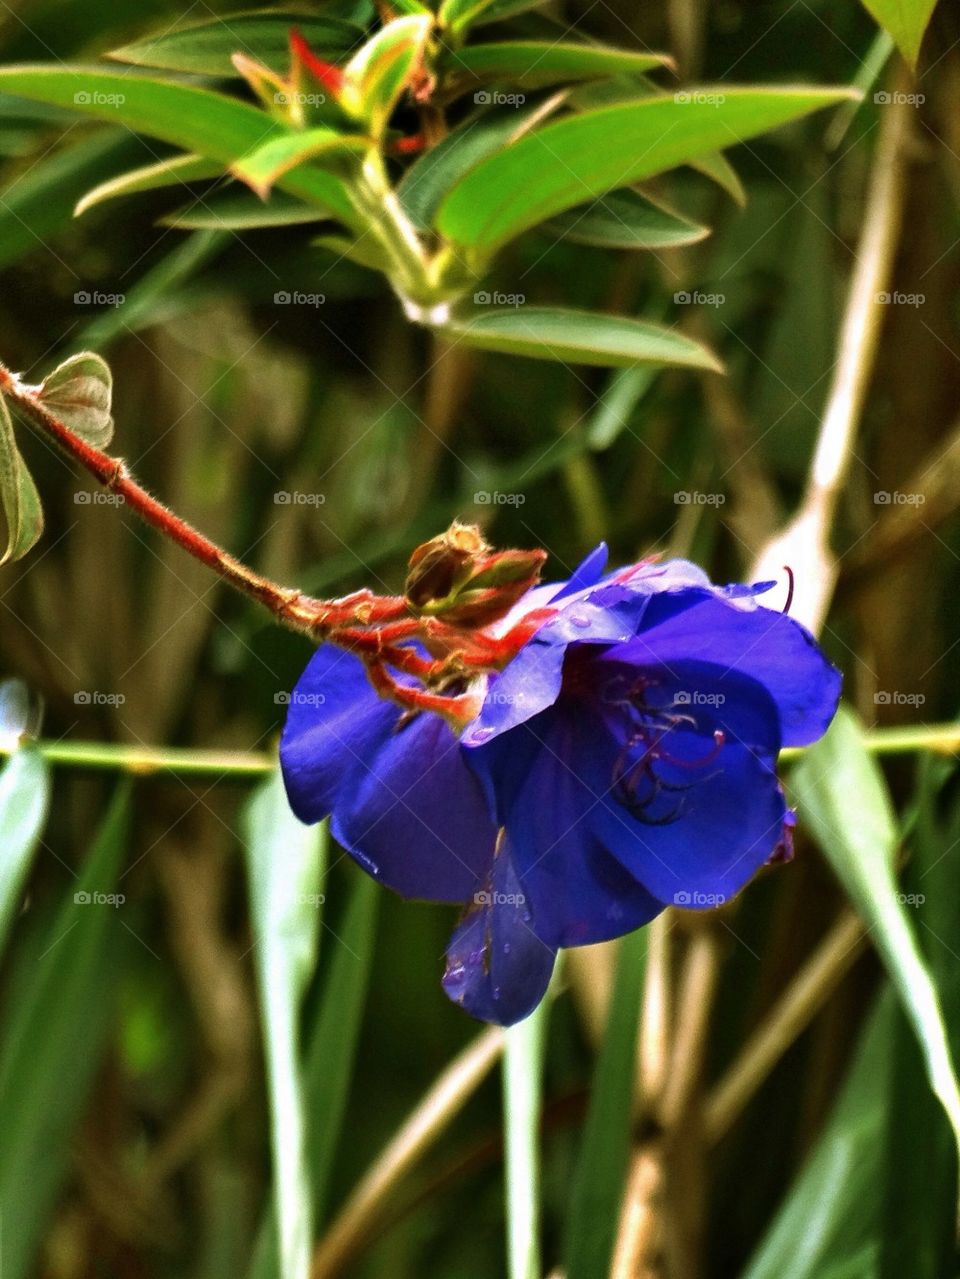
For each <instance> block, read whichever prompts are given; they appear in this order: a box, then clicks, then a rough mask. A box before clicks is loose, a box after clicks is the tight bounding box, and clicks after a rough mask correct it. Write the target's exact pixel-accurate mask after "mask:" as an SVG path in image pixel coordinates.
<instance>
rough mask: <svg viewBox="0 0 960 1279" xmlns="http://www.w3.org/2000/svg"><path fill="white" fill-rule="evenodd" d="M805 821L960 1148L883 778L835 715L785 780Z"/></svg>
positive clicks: (958, 1099) (847, 723)
mask: <svg viewBox="0 0 960 1279" xmlns="http://www.w3.org/2000/svg"><path fill="white" fill-rule="evenodd" d="M791 783H792V787H793V789H794V791H795V793H796V796H797V799H798V801H799V804H800V811H801V815H802V818H803V821H804V822H805V823H806V824H807V825H808V826H809V827H810V829H811V831H812V832H813V834H814V836H815V837H816V839H817V842H818V843H819V844H820V847H821V848H822V849H823V852H824V855H825V856H826V858H827V860H828V861H829V862H830V865H831V866H832V867H833V869H834V871H835V872H836V874H837V876H838V878H839V879H840V881H841V883H842V884H843V886H844V888H845V889H846V891H847V893H848V894H849V895H850V898H851V900H852V901H853V903H854V905H855V906H856V908H857V910H858V912H859V913H860V915H861V916H862V918H863V920H864V922H865V923H866V924H867V926H868V927H869V929H870V935H871V938H872V940H873V943H874V945H875V946H876V948H877V950H878V951H879V953H880V957H881V958H882V960H883V962H884V964H885V965H886V968H887V971H888V972H889V974H890V977H891V978H892V980H893V983H894V986H895V987H896V989H897V991H898V993H899V995H900V998H901V1000H902V1002H903V1006H904V1011H905V1012H906V1014H907V1016H908V1017H909V1018H910V1021H911V1023H912V1024H913V1028H914V1031H915V1033H916V1035H917V1038H918V1040H919V1042H920V1044H921V1047H922V1048H923V1052H924V1057H925V1060H926V1067H927V1073H928V1075H929V1077H930V1084H931V1087H932V1088H933V1091H934V1092H935V1093H936V1095H937V1096H938V1097H939V1098H940V1101H941V1102H942V1103H943V1108H944V1110H945V1111H946V1112H947V1116H948V1118H949V1120H950V1123H951V1125H952V1127H953V1132H954V1138H955V1140H956V1142H957V1145H958V1148H960V1087H958V1083H957V1076H956V1073H955V1070H954V1065H953V1060H952V1057H951V1052H950V1044H949V1042H948V1039H947V1033H946V1027H945V1026H944V1022H943V1015H942V1011H941V1007H940V1001H939V998H938V995H937V991H936V988H935V987H934V984H933V981H932V979H931V976H930V971H929V968H928V967H927V965H926V963H925V962H924V960H923V957H922V955H921V953H920V950H919V949H918V946H917V939H916V937H915V936H914V934H913V932H912V930H911V927H910V924H909V923H908V921H907V914H906V910H905V909H904V906H903V905H902V904H901V901H900V892H899V888H898V886H897V881H896V879H895V877H894V861H895V856H896V850H897V844H898V833H897V826H896V821H895V817H894V813H893V807H892V804H891V802H890V796H889V793H888V791H887V787H886V783H885V781H884V778H883V773H882V772H881V771H880V767H879V765H878V764H877V762H876V760H875V759H874V758H873V756H872V755H871V754H870V752H869V751H868V750H867V749H866V747H865V745H864V742H863V736H862V733H861V731H860V727H859V725H858V723H857V720H856V719H855V717H854V716H853V714H852V712H850V711H849V710H847V709H846V708H845V707H841V708H840V710H839V711H838V712H837V716H836V718H835V719H834V721H833V723H832V724H831V726H830V729H829V731H828V732H827V734H826V736H824V737H823V738H821V740H820V741H819V742H817V743H816V745H815V746H812V747H811V748H810V749H809V750H808V751H807V752H806V753H805V754H804V755H803V757H802V758H801V760H800V762H799V763H798V765H797V767H796V768H795V769H794V771H793V773H792V774H791Z"/></svg>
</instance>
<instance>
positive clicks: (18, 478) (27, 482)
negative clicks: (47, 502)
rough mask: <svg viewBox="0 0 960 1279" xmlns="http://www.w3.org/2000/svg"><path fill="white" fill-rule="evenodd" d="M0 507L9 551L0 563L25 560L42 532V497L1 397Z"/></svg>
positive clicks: (5, 552)
mask: <svg viewBox="0 0 960 1279" xmlns="http://www.w3.org/2000/svg"><path fill="white" fill-rule="evenodd" d="M0 506H2V507H3V515H4V519H5V520H6V522H7V548H6V550H5V551H4V552H3V555H2V557H0V564H6V563H7V562H8V561H10V560H19V559H22V558H23V556H24V555H26V553H27V552H28V551H29V550H30V548H31V547H32V546H35V545H36V543H37V542H38V541H39V539H40V535H41V534H42V533H43V507H42V506H41V505H40V494H39V493H38V492H37V487H36V485H35V484H34V482H33V477H32V476H31V475H30V472H29V471H28V470H27V467H26V463H25V462H24V460H23V458H22V457H21V456H20V450H19V449H18V448H17V441H16V439H15V437H14V434H13V421H12V420H11V417H10V410H9V409H8V408H7V402H6V400H5V399H4V398H3V396H2V395H0Z"/></svg>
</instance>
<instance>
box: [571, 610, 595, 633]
mask: <svg viewBox="0 0 960 1279" xmlns="http://www.w3.org/2000/svg"><path fill="white" fill-rule="evenodd" d="M570 621H571V623H572V624H573V625H574V626H576V627H578V628H579V630H581V631H585V630H586V629H587V627H588V626H589V625H590V619H589V617H584V615H583V614H582V613H573V614H571V616H570Z"/></svg>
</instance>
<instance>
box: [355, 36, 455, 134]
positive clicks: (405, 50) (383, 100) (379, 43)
mask: <svg viewBox="0 0 960 1279" xmlns="http://www.w3.org/2000/svg"><path fill="white" fill-rule="evenodd" d="M432 27H433V15H432V14H429V13H420V14H409V15H407V16H406V17H404V18H394V19H393V20H392V21H391V22H388V23H387V24H386V26H383V27H381V28H380V30H379V31H378V32H377V33H376V35H375V36H373V37H372V38H371V39H370V40H368V41H367V42H366V44H364V45H363V46H362V48H360V49H359V50H358V51H357V52H356V53H355V54H354V56H353V57H352V58H351V59H350V61H349V62H348V63H347V66H346V67H345V69H344V88H343V92H342V94H341V101H342V102H343V104H344V106H345V107H346V108H347V109H348V110H349V111H350V112H351V113H352V114H355V115H356V116H357V117H358V118H359V119H361V120H363V121H365V122H366V124H367V126H368V127H369V129H370V131H371V133H372V134H373V135H374V137H379V136H380V134H381V133H382V132H383V130H384V129H385V128H386V127H387V124H388V122H389V120H390V117H391V115H392V114H393V109H394V107H395V106H396V105H397V103H398V102H399V101H400V96H401V94H402V93H403V91H404V89H405V88H406V87H407V85H408V83H409V81H410V77H411V76H412V75H413V73H414V72H415V71H416V70H417V67H418V64H419V62H420V59H421V57H422V55H423V50H424V47H425V46H426V43H427V40H428V39H429V37H430V32H431V29H432Z"/></svg>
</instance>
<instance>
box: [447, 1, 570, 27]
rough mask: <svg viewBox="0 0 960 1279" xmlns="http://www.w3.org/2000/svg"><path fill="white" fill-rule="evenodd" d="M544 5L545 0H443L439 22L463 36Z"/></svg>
mask: <svg viewBox="0 0 960 1279" xmlns="http://www.w3.org/2000/svg"><path fill="white" fill-rule="evenodd" d="M544 3H545V0H443V3H442V4H441V5H440V8H439V10H438V11H437V21H438V22H439V23H440V25H441V26H442V27H446V28H447V29H448V30H449V31H451V32H453V33H454V34H455V35H459V36H462V35H464V33H465V32H466V31H468V30H469V28H470V27H472V26H481V25H482V24H484V23H487V22H502V21H503V20H504V19H505V18H512V17H513V16H514V14H517V13H525V12H526V10H527V9H536V8H537V6H538V5H541V4H544Z"/></svg>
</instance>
